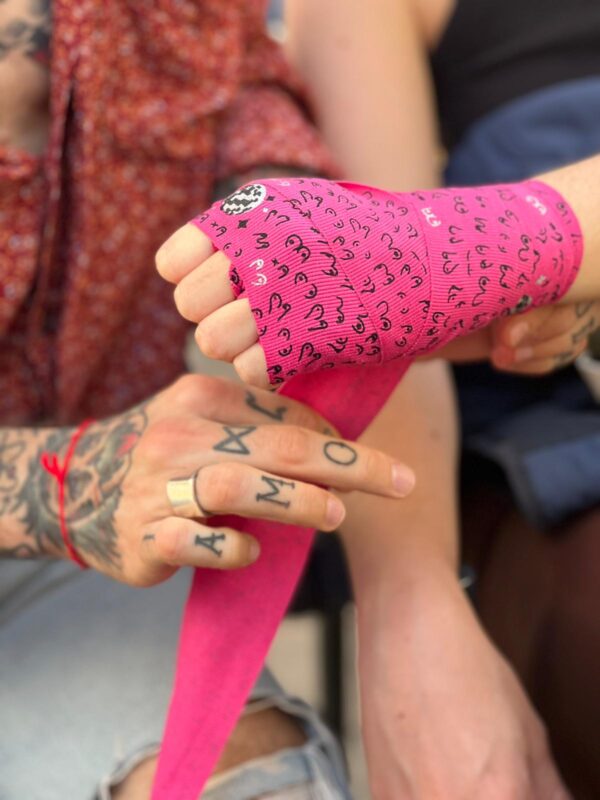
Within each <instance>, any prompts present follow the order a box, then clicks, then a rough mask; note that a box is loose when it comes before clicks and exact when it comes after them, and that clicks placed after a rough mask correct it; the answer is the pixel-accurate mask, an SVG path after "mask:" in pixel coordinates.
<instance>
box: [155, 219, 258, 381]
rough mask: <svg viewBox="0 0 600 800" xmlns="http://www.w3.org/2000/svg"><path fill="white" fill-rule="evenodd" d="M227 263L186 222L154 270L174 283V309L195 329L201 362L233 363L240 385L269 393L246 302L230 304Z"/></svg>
mask: <svg viewBox="0 0 600 800" xmlns="http://www.w3.org/2000/svg"><path fill="white" fill-rule="evenodd" d="M230 267H231V262H230V260H229V259H228V258H227V256H226V255H225V254H224V253H222V252H220V251H219V252H215V250H214V248H213V246H212V244H211V242H210V239H209V238H208V237H207V236H205V235H204V234H203V233H202V232H201V231H199V230H198V228H196V226H195V225H192V224H190V223H188V224H187V225H184V226H183V227H182V228H179V230H177V231H175V233H174V234H173V235H172V236H171V237H170V238H169V239H167V241H166V242H165V243H164V244H163V245H162V246H161V248H160V249H159V251H158V252H157V254H156V268H157V270H158V272H159V273H160V275H161V276H162V277H163V278H164V279H165V280H167V281H169V282H170V283H175V284H176V288H175V305H176V306H177V310H178V311H179V313H180V314H181V316H182V317H184V318H185V319H187V320H189V321H190V322H194V323H196V324H197V327H196V333H195V338H196V342H197V344H198V347H199V348H200V350H201V351H202V353H203V354H204V355H205V356H206V358H213V359H217V360H219V361H227V362H229V363H231V364H233V366H234V368H235V370H236V372H237V374H238V375H239V376H240V378H241V379H242V381H244V383H248V384H250V385H251V386H259V387H263V388H265V389H266V388H268V387H269V386H270V382H269V377H268V374H267V362H266V359H265V354H264V352H263V349H262V347H261V346H260V345H259V344H258V334H257V330H256V323H255V321H254V317H253V315H252V311H251V310H250V303H249V302H248V300H247V299H246V298H241V299H239V300H235V299H234V295H233V291H232V289H231V284H230V281H229V270H230Z"/></svg>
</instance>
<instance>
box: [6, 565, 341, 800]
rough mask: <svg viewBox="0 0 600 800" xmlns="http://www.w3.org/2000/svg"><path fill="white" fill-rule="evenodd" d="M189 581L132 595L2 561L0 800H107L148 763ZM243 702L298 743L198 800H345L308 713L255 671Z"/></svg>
mask: <svg viewBox="0 0 600 800" xmlns="http://www.w3.org/2000/svg"><path fill="white" fill-rule="evenodd" d="M189 581H190V574H189V572H186V571H183V570H182V571H180V572H179V573H178V574H177V575H176V576H175V577H174V578H173V579H172V580H170V581H167V582H166V583H164V584H162V585H160V586H157V587H154V588H152V589H146V590H140V589H132V588H130V587H128V586H125V585H121V584H118V583H115V582H114V581H111V580H109V579H107V578H105V577H103V576H102V575H99V574H97V573H94V572H91V571H90V572H82V571H80V570H79V569H78V568H76V567H74V566H72V565H71V564H67V563H64V562H56V563H54V562H48V563H41V562H28V563H25V562H10V561H4V562H0V709H1V717H0V719H1V721H2V725H1V728H0V799H1V800H25V798H27V800H66V798H68V800H92V798H96V797H97V798H102V800H105V799H106V798H110V796H111V791H110V787H111V785H116V784H117V783H118V782H119V781H120V780H122V779H123V778H124V777H125V776H126V775H127V773H128V772H129V771H130V770H131V769H132V768H133V767H134V766H135V765H136V764H138V763H140V762H141V761H142V760H143V759H144V758H146V757H148V755H152V754H154V753H156V751H157V748H158V744H159V742H160V740H161V736H162V730H163V725H164V720H165V714H166V710H167V706H168V701H169V696H170V691H171V683H172V677H173V667H174V661H175V652H176V646H177V639H178V634H179V623H180V618H181V611H182V607H183V603H184V602H185V598H186V596H187V591H188V586H189ZM253 699H256V700H261V701H263V702H264V703H265V704H267V705H272V706H276V707H279V708H281V709H282V710H284V711H286V712H288V713H290V714H291V715H292V716H294V717H296V718H297V719H298V721H299V723H300V724H301V725H302V726H303V728H304V730H305V732H306V737H307V741H306V743H305V744H304V745H303V746H302V747H299V748H293V749H289V750H286V751H282V752H281V753H277V754H275V755H273V756H270V757H268V758H265V759H260V760H258V761H256V762H252V763H250V764H248V765H244V766H243V767H240V768H238V769H236V770H234V771H232V773H231V774H225V775H222V776H219V778H218V779H215V780H214V781H213V785H211V786H210V788H209V789H208V791H206V792H205V793H204V794H203V797H205V798H206V800H253V799H254V798H259V797H263V795H267V794H269V796H270V797H271V796H272V798H273V800H277V799H278V798H279V797H286V798H287V797H290V798H292V797H293V798H297V800H304V798H311V800H348V798H350V792H349V789H348V785H347V783H346V778H345V775H344V766H343V761H342V757H341V754H340V751H339V748H338V746H337V744H336V742H335V740H334V739H333V737H332V736H331V734H330V733H329V731H328V730H327V729H326V728H325V727H324V726H323V724H322V723H321V722H320V721H319V719H318V718H317V716H316V714H315V712H314V711H313V710H312V709H310V708H309V707H308V706H306V705H305V704H304V703H302V702H301V701H299V700H296V699H294V698H291V697H289V696H287V695H286V694H285V693H284V692H283V690H282V689H281V688H280V687H279V686H278V684H277V683H276V682H275V681H274V679H273V678H272V677H271V676H270V675H269V674H268V673H267V672H265V673H263V675H262V676H261V679H260V680H259V682H258V684H257V686H256V687H255V689H254V692H253Z"/></svg>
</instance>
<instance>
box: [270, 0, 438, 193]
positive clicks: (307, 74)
mask: <svg viewBox="0 0 600 800" xmlns="http://www.w3.org/2000/svg"><path fill="white" fill-rule="evenodd" d="M286 9H287V12H286V13H287V21H288V25H289V29H290V35H289V43H288V54H289V57H290V59H291V60H292V62H293V63H294V64H295V66H296V67H297V68H298V69H299V70H300V72H301V73H302V75H303V77H304V78H305V80H306V81H307V83H308V85H309V86H310V88H311V93H312V97H313V98H314V102H315V109H316V114H317V121H318V123H319V126H320V129H321V131H322V133H323V135H324V137H325V140H326V141H327V143H328V144H329V145H330V147H331V148H332V150H333V153H334V155H335V157H336V158H337V159H338V161H339V162H340V164H341V165H342V168H343V169H344V170H345V171H346V173H347V174H348V175H349V176H351V178H352V179H353V180H356V181H364V182H366V183H372V184H374V185H376V186H381V187H382V188H387V189H390V190H395V191H401V190H404V189H414V188H416V187H419V188H421V189H425V188H430V187H434V186H437V185H439V182H440V173H439V169H438V167H439V165H440V148H439V145H438V135H437V130H436V121H435V109H434V102H433V91H432V85H431V78H430V75H429V72H428V69H427V53H426V50H425V46H424V44H423V43H422V41H421V39H420V36H419V23H418V21H417V19H416V18H415V15H414V13H413V12H412V10H411V8H410V6H409V4H408V3H406V2H398V0H373V2H370V3H365V2H361V0H345V2H344V3H343V11H342V7H341V6H340V4H339V3H335V2H331V1H330V0H329V2H322V1H321V0H288V2H287V5H286Z"/></svg>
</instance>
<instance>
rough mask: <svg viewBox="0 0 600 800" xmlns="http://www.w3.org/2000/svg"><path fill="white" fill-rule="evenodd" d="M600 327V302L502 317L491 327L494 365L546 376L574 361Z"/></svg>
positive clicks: (516, 371)
mask: <svg viewBox="0 0 600 800" xmlns="http://www.w3.org/2000/svg"><path fill="white" fill-rule="evenodd" d="M599 326H600V303H598V302H596V303H591V302H584V303H571V304H569V305H565V306H556V307H552V308H538V309H536V310H535V311H531V312H530V313H529V314H525V315H523V316H521V317H518V316H517V317H510V318H507V319H503V320H500V321H499V322H498V323H496V326H495V327H494V328H493V330H492V342H493V344H492V354H491V361H492V364H493V365H494V366H495V367H496V368H497V369H501V370H505V371H508V372H515V373H520V374H523V375H543V374H545V373H548V372H553V371H554V370H556V369H560V368H561V367H565V366H567V365H568V364H572V363H573V361H575V359H576V358H577V357H578V356H580V355H581V354H582V353H583V351H584V350H585V349H586V348H587V345H588V339H589V337H590V336H591V335H592V333H594V331H595V330H597V328H598V327H599Z"/></svg>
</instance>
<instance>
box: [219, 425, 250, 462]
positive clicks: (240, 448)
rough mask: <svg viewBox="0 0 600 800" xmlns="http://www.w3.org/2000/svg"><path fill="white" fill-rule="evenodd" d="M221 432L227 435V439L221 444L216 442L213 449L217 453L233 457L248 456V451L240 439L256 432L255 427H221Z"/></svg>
mask: <svg viewBox="0 0 600 800" xmlns="http://www.w3.org/2000/svg"><path fill="white" fill-rule="evenodd" d="M223 430H224V431H225V433H226V434H227V438H226V439H223V441H222V442H218V444H216V445H215V446H214V447H213V450H216V451H217V452H219V453H231V454H232V455H235V456H249V455H250V450H249V449H248V447H247V446H246V445H245V444H244V442H243V441H242V439H243V438H244V437H245V436H248V435H249V434H251V433H253V432H254V431H255V430H256V425H246V426H245V427H240V428H235V427H231V426H230V425H223Z"/></svg>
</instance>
